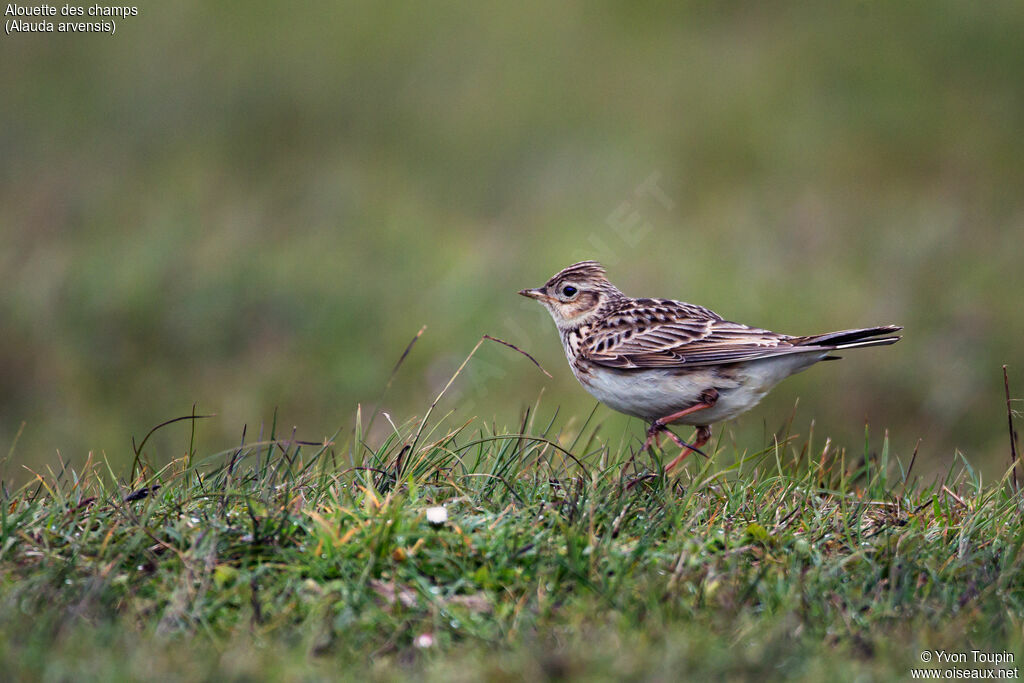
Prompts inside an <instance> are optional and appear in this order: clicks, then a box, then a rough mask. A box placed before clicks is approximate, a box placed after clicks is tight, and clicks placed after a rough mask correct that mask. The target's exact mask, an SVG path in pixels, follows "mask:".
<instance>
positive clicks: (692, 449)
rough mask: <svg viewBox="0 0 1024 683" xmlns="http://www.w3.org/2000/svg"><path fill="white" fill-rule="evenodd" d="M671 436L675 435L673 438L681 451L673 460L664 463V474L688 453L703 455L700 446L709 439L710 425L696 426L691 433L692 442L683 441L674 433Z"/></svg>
mask: <svg viewBox="0 0 1024 683" xmlns="http://www.w3.org/2000/svg"><path fill="white" fill-rule="evenodd" d="M669 434H672V432H671V431H669ZM672 436H673V437H675V438H674V439H673V440H674V441H675V442H676V445H677V446H679V447H680V448H682V449H683V452H682V453H680V454H679V455H677V456H676V459H675V460H673V461H672V462H670V463H669V464H667V465H665V474H668V473H669V472H671V471H672V468H673V467H675V466H676V465H678V464H679V463H681V462H682V461H683V460H685V459H686V456H688V455H689V454H690V453H700V454H701V455H704V453H703V452H702V451H701V450H700V448H701V446H703V445H704V444H706V443H707V442H708V441H709V440H710V439H711V427H709V426H707V425H703V426H701V427H697V431H695V432H694V433H693V443H692V444H689V443H683V440H682V439H680V438H679V437H678V436H676V435H675V434H672ZM705 457H707V456H705Z"/></svg>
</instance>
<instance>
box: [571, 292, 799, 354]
mask: <svg viewBox="0 0 1024 683" xmlns="http://www.w3.org/2000/svg"><path fill="white" fill-rule="evenodd" d="M797 341H798V338H796V337H789V336H787V335H782V334H777V333H775V332H771V331H769V330H762V329H758V328H755V327H748V326H746V325H741V324H739V323H733V322H729V321H727V320H723V319H722V318H721V317H720V316H718V315H717V314H715V313H713V312H712V311H709V310H708V309H706V308H702V307H700V306H694V305H692V304H685V303H682V302H679V301H671V300H668V299H636V300H634V301H632V302H630V303H629V304H627V305H626V306H623V307H622V308H621V309H619V310H617V311H615V312H613V313H612V314H610V315H608V316H606V317H605V319H604V320H603V321H602V323H601V324H600V325H598V326H597V328H596V329H593V330H591V332H590V334H588V335H587V336H586V337H585V338H584V339H583V340H582V344H581V348H580V351H581V353H582V354H583V356H584V357H585V358H587V359H588V360H590V361H591V362H593V363H596V364H598V365H603V366H605V367H609V368H620V369H632V368H681V367H699V366H702V365H715V364H718V363H738V362H740V361H746V360H753V359H756V358H765V357H768V356H778V355H783V354H788V353H794V352H800V351H805V350H807V349H802V348H798V347H797V346H796V342H797Z"/></svg>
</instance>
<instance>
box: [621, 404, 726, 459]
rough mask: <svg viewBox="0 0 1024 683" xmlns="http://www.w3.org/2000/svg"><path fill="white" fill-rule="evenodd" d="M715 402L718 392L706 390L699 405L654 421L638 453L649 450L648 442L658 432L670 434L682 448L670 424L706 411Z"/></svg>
mask: <svg viewBox="0 0 1024 683" xmlns="http://www.w3.org/2000/svg"><path fill="white" fill-rule="evenodd" d="M717 402H718V390H717V389H708V390H706V391H703V392H702V393H701V394H700V402H699V403H694V404H693V405H690V407H689V408H684V409H683V410H681V411H679V412H678V413H673V414H672V415H667V416H665V417H664V418H658V419H657V420H654V421H653V422H651V423H650V427H648V428H647V440H645V441H644V442H643V447H642V449H640V453H643V452H644V451H646V450H647V449H649V447H650V442H651V441H653V440H654V437H655V436H656V435H657V434H658V433H659V432H663V431H667V432H669V433H670V434H672V440H673V441H675V442H676V444H677V445H680V447H682V446H683V445H685V444H683V443H680V439H679V437H678V436H676V435H675V433H673V432H672V430H670V429H669V425H670V424H672V423H673V422H675V421H676V420H678V419H679V418H683V417H686V416H687V415H690V414H692V413H696V412H697V411H703V410H707V409H709V408H711V407H712V405H714V404H715V403H717ZM709 438H710V436H709ZM686 447H689V446H686Z"/></svg>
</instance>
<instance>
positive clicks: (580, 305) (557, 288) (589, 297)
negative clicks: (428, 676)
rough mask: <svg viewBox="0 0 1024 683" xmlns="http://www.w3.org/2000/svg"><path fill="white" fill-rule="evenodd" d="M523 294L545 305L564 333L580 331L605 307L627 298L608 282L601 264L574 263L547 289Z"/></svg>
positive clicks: (562, 271) (533, 290) (529, 290)
mask: <svg viewBox="0 0 1024 683" xmlns="http://www.w3.org/2000/svg"><path fill="white" fill-rule="evenodd" d="M519 293H520V294H521V295H523V296H525V297H529V298H531V299H536V300H537V301H539V302H541V303H542V304H544V307H545V308H546V309H548V312H549V313H551V317H552V318H554V320H555V324H556V325H557V326H558V329H560V330H561V329H572V328H575V327H579V326H580V325H582V324H584V323H586V322H587V321H588V320H589V319H590V318H591V317H592V316H594V315H597V313H598V311H599V310H600V309H601V306H602V305H604V304H605V303H607V302H609V301H612V300H614V299H616V298H621V297H622V296H623V294H622V292H620V291H619V290H618V289H617V288H616V287H615V285H613V284H612V283H610V282H608V278H607V277H605V271H604V267H603V266H601V264H600V263H598V262H597V261H580V262H579V263H574V264H573V265H571V266H569V267H568V268H563V269H562V270H560V271H559V272H558V273H556V274H555V275H554V276H553V277H552V278H551V279H550V280H548V281H547V282H546V283H544V286H543V287H537V288H536V289H524V290H522V291H521V292H519Z"/></svg>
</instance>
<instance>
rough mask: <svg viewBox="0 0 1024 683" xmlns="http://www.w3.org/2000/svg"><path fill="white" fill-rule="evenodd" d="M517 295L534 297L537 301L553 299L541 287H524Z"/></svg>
mask: <svg viewBox="0 0 1024 683" xmlns="http://www.w3.org/2000/svg"><path fill="white" fill-rule="evenodd" d="M519 295H520V296H525V297H527V298H529V299H536V300H537V301H553V299H552V298H551V297H550V296H548V295H547V294H545V293H544V290H543V289H524V290H522V291H521V292H519Z"/></svg>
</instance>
